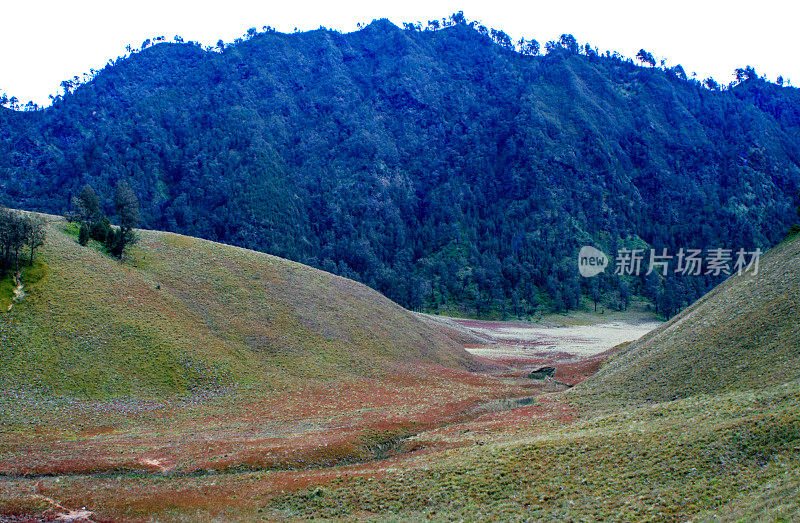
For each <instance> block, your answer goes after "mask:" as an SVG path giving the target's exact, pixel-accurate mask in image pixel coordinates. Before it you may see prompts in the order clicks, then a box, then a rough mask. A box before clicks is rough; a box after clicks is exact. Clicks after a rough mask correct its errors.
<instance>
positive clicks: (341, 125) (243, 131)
mask: <svg viewBox="0 0 800 523" xmlns="http://www.w3.org/2000/svg"><path fill="white" fill-rule="evenodd" d="M567 40H569V39H567ZM573 40H574V39H573ZM572 44H575V42H574V41H573V42H572ZM799 100H800V95H798V91H797V89H794V88H791V87H779V86H778V85H775V84H771V83H768V82H766V81H764V80H762V79H759V78H758V77H757V75H756V74H752V75H748V76H747V79H746V80H743V81H742V82H741V83H739V84H738V85H736V86H735V87H733V88H731V89H728V90H725V91H719V90H709V89H707V88H705V87H703V86H702V85H701V84H700V82H698V81H693V80H687V79H686V74H685V72H683V70H682V69H677V68H668V69H667V70H664V69H661V68H657V67H652V68H651V67H640V66H637V65H634V64H633V63H632V62H630V61H626V60H624V59H622V58H621V57H619V56H618V55H615V54H611V53H609V54H603V53H600V54H598V53H597V52H596V51H595V50H592V49H591V47H590V48H589V50H588V51H587V50H586V48H584V47H579V46H577V45H554V46H550V49H549V52H548V54H547V55H546V56H526V55H522V54H519V53H516V52H514V51H512V50H510V49H509V48H508V45H499V44H498V43H496V42H495V41H493V39H492V38H491V37H490V36H487V35H485V34H482V33H481V32H479V31H478V30H476V29H475V28H474V27H471V26H469V25H467V24H466V23H463V21H462V23H457V24H456V25H454V26H451V27H447V28H445V29H442V30H438V31H417V30H403V29H400V28H398V27H396V26H394V25H392V24H391V23H389V22H388V21H386V20H380V21H376V22H374V23H372V24H370V25H369V26H367V27H365V28H364V29H363V30H361V31H358V32H355V33H350V34H341V33H338V32H335V31H328V30H322V29H320V30H317V31H310V32H305V33H296V34H281V33H277V32H274V31H267V32H263V33H258V34H256V32H255V31H254V32H253V33H252V34H251V35H250V36H249V37H248V38H247V39H245V40H244V41H241V42H239V43H236V44H234V45H227V46H225V48H224V50H220V49H217V50H212V51H207V50H204V49H202V48H200V47H198V46H196V45H192V44H189V43H183V44H181V43H163V44H159V45H155V46H151V47H147V48H146V49H143V50H142V51H141V52H138V53H134V54H133V55H131V56H129V57H126V58H124V59H119V60H117V61H115V62H114V63H113V64H111V65H108V66H107V67H105V68H104V69H103V70H102V71H101V72H99V74H97V75H96V76H95V77H94V79H93V80H92V81H91V82H89V83H86V84H84V85H81V86H80V87H77V88H74V85H73V84H72V83H70V84H69V86H68V87H67V88H66V92H65V93H64V95H63V96H62V97H60V98H59V99H58V100H57V101H56V103H55V104H54V105H53V106H52V107H50V108H47V109H45V110H43V111H34V112H14V111H11V110H8V109H5V108H0V203H1V204H5V205H8V206H12V207H24V208H27V209H32V210H39V211H47V212H52V213H59V214H60V213H63V212H64V211H65V210H66V208H67V206H68V205H69V201H70V197H71V196H74V195H76V194H78V192H79V191H80V190H81V187H82V186H83V185H84V184H86V183H90V184H92V185H93V186H94V188H95V189H96V190H97V192H98V193H100V194H109V190H108V188H110V187H113V185H114V184H115V183H116V181H117V180H118V179H123V178H124V179H128V180H129V181H130V182H131V184H132V185H133V188H134V190H135V191H136V193H137V195H138V197H139V200H140V201H141V203H142V226H143V227H145V228H150V229H159V230H170V231H174V232H180V233H183V234H189V235H192V236H198V237H203V238H207V239H211V240H216V241H224V242H226V243H231V244H235V245H240V246H244V247H248V248H252V249H256V250H260V251H265V252H269V253H271V254H274V255H278V256H282V257H285V258H289V259H293V260H296V261H300V262H303V263H306V264H308V265H312V266H315V267H319V268H323V269H325V270H327V271H329V272H332V273H337V274H339V275H343V276H346V277H349V278H352V279H356V280H359V281H361V282H364V283H366V284H367V285H368V286H370V287H372V288H375V289H377V290H379V291H380V292H382V293H383V294H385V295H386V296H388V297H389V298H391V299H392V300H394V301H396V302H398V303H400V304H401V305H403V306H406V307H408V308H412V309H425V310H431V311H435V310H442V311H454V312H457V313H459V314H462V315H463V314H467V315H475V316H480V317H503V316H509V315H510V316H526V315H529V314H531V313H534V312H535V311H549V310H564V309H571V308H575V307H577V306H579V304H580V297H581V295H582V294H587V293H590V292H592V291H593V289H590V288H588V287H589V286H590V285H591V282H589V281H584V280H582V279H581V278H580V277H579V276H578V274H577V271H575V266H574V264H575V256H576V254H577V251H578V249H579V248H580V246H582V245H588V244H592V245H595V246H597V247H600V248H602V249H603V250H604V251H605V252H606V253H607V254H609V256H610V257H611V259H612V260H613V259H614V256H615V253H616V252H617V250H618V249H620V248H622V247H623V246H628V247H630V246H633V245H636V246H641V247H644V246H646V245H650V246H652V247H654V248H656V249H662V248H667V249H669V250H670V252H671V253H672V254H674V253H675V252H677V250H678V248H681V247H684V248H692V247H701V248H715V247H724V248H730V249H738V248H746V249H753V248H755V247H762V248H764V247H767V246H772V245H774V244H776V243H777V242H778V241H780V239H781V238H782V237H783V234H784V233H785V231H786V229H787V228H788V226H789V225H790V224H791V223H792V221H793V219H794V208H795V207H796V204H797V202H796V197H797V193H798V187H800V168H798V165H799V164H800V146H798V143H800V141H798V136H800V112H799V111H798V107H799V106H800V104H798V101H799ZM103 206H104V209H105V211H106V214H109V215H111V213H110V207H111V202H110V201H108V200H106V201H104V202H103ZM659 252H660V251H659ZM596 281H599V282H600V285H599V289H598V290H599V291H600V293H601V294H602V296H603V301H605V302H606V303H607V304H608V305H611V306H614V307H616V308H619V307H624V306H625V305H626V304H627V303H628V299H629V297H630V295H631V294H640V295H643V296H646V297H648V298H651V299H653V300H655V301H656V303H657V306H658V309H659V312H661V313H662V314H664V315H670V314H672V313H674V312H675V311H677V310H678V309H679V308H680V307H682V306H685V305H688V304H690V303H691V302H692V301H694V300H695V299H696V298H698V297H700V296H701V295H702V294H704V293H705V292H706V291H707V290H708V289H710V288H711V287H712V286H713V285H714V284H716V283H718V282H719V281H720V278H718V277H716V278H715V277H712V276H707V277H699V278H679V277H675V276H673V275H670V276H668V277H667V278H660V277H655V276H653V277H651V278H649V279H647V280H645V279H629V281H621V280H620V279H619V278H617V277H614V276H613V275H605V276H602V277H600V278H598V279H596Z"/></svg>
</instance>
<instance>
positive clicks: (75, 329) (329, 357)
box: [0, 217, 477, 398]
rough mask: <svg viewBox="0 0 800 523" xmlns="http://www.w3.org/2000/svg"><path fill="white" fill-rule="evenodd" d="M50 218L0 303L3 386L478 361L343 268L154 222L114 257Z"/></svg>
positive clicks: (248, 378)
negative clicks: (11, 297)
mask: <svg viewBox="0 0 800 523" xmlns="http://www.w3.org/2000/svg"><path fill="white" fill-rule="evenodd" d="M50 219H51V221H50V223H49V224H48V231H47V232H48V234H47V240H46V244H45V246H44V247H43V248H42V249H41V252H40V253H38V254H37V258H38V259H39V261H37V265H36V269H35V270H34V271H31V270H30V269H26V274H28V273H29V272H30V273H35V274H36V275H37V276H36V278H27V279H26V285H25V287H24V289H23V290H24V298H23V299H22V301H21V302H20V303H17V304H16V305H15V306H14V307H13V309H12V310H11V311H10V312H9V313H7V314H6V313H5V312H4V313H3V314H2V315H0V340H2V347H3V350H2V354H1V355H0V358H1V360H0V361H2V365H0V367H1V368H0V384H2V387H3V388H4V389H5V390H8V391H14V390H25V389H30V390H35V391H37V393H45V394H55V395H70V396H77V397H89V398H107V397H119V396H130V395H134V396H137V397H140V398H148V397H163V396H169V395H173V394H176V393H177V394H181V393H187V392H193V393H204V392H209V391H211V392H214V391H221V390H231V391H232V390H235V389H256V390H260V389H264V388H266V390H274V389H280V388H282V387H283V386H284V385H285V384H287V383H292V384H294V385H295V386H296V385H297V384H298V383H303V382H308V383H324V382H325V381H329V380H333V379H334V378H335V379H336V380H346V379H348V378H356V377H359V378H371V377H372V378H374V377H380V376H385V375H387V374H388V373H391V372H393V370H394V369H396V368H399V367H401V366H407V365H414V364H430V365H439V366H445V367H450V368H468V367H469V368H477V366H476V364H475V363H474V360H473V359H472V358H471V357H470V356H469V355H468V354H467V353H466V352H465V351H464V350H463V348H462V347H463V342H464V339H465V338H464V337H465V335H464V334H463V333H458V332H456V331H454V330H452V331H451V330H450V329H448V328H444V327H439V326H437V325H436V324H435V323H434V322H431V321H429V320H426V319H425V318H424V317H422V316H419V315H417V314H415V313H411V312H408V311H406V310H405V309H403V308H402V307H400V306H398V305H397V304H395V303H393V302H391V301H390V300H388V299H387V298H385V297H384V296H382V295H380V294H379V293H377V292H376V291H374V290H372V289H370V288H368V287H366V286H364V285H362V284H359V283H356V282H353V281H351V280H347V279H345V278H342V277H339V276H335V275H332V274H328V273H325V272H323V271H320V270H317V269H313V268H311V267H307V266H304V265H301V264H299V263H295V262H291V261H287V260H284V259H281V258H276V257H274V256H270V255H267V254H263V253H258V252H254V251H249V250H246V249H241V248H237V247H230V246H227V245H221V244H218V243H214V242H210V241H205V240H199V239H196V238H190V237H187V236H181V235H177V234H172V233H163V232H155V231H140V232H139V236H140V243H139V246H138V247H137V248H136V249H135V250H134V251H133V258H132V260H131V261H129V262H126V263H121V262H119V261H118V260H117V259H115V258H113V257H111V256H109V255H107V254H105V253H104V252H103V251H102V248H101V247H99V245H95V244H94V243H92V244H91V245H90V246H89V247H82V246H80V245H79V244H78V243H77V240H76V235H75V234H76V229H75V226H74V225H72V226H67V225H65V223H64V222H63V220H56V219H55V217H50Z"/></svg>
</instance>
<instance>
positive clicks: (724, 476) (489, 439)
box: [266, 238, 800, 521]
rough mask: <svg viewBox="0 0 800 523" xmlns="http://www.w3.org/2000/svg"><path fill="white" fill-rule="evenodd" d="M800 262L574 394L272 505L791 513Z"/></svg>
mask: <svg viewBox="0 0 800 523" xmlns="http://www.w3.org/2000/svg"><path fill="white" fill-rule="evenodd" d="M799 269H800V238H795V239H792V240H788V241H786V242H784V243H783V244H781V245H779V246H778V247H776V248H774V249H773V250H771V251H770V252H769V253H768V255H767V256H766V257H765V258H764V260H763V265H762V267H761V270H760V271H759V273H758V274H757V275H753V274H745V275H742V276H736V277H732V278H730V279H729V280H727V281H726V282H725V283H724V284H722V285H720V286H718V287H717V288H716V289H715V290H714V291H713V292H711V293H709V294H708V295H707V296H705V297H704V298H703V299H702V300H700V301H699V302H698V303H696V304H694V305H692V306H691V307H690V308H688V309H687V310H686V311H684V312H683V313H681V314H680V315H679V316H677V317H676V318H674V319H673V320H672V321H671V322H669V323H667V324H665V325H664V326H662V327H660V328H658V329H656V330H654V331H653V332H651V333H650V334H648V335H646V336H644V337H643V338H641V339H640V340H639V341H637V342H634V343H632V344H631V345H630V346H629V347H628V348H627V349H625V350H624V351H623V352H622V353H621V354H619V355H616V356H613V357H612V358H611V360H609V362H608V363H607V364H606V365H605V366H604V367H602V368H601V370H600V371H599V372H598V373H597V374H595V375H594V376H593V377H591V378H589V379H588V380H587V381H585V382H583V383H581V384H579V385H577V386H575V387H574V388H573V389H571V390H570V391H569V392H568V393H566V394H559V393H556V394H550V395H547V396H544V397H540V398H539V399H538V400H537V402H536V403H535V404H534V405H533V406H531V407H522V408H519V409H515V411H510V412H508V413H507V415H505V416H502V415H501V416H498V417H497V418H495V419H493V420H488V419H485V420H478V422H475V423H472V424H469V423H468V424H466V425H465V426H464V427H459V428H455V427H453V428H452V429H450V430H447V431H440V432H439V433H438V434H437V433H436V432H433V433H430V434H429V435H427V438H429V439H434V440H444V441H448V442H451V443H452V442H453V441H457V440H458V439H459V438H466V439H468V440H469V441H471V442H473V444H474V446H469V447H467V448H465V449H459V450H457V451H453V452H450V453H448V454H446V455H445V456H443V457H441V458H439V459H436V460H431V462H429V463H428V464H427V466H419V467H415V468H413V469H411V470H403V471H396V470H391V469H389V470H387V471H386V473H385V474H382V475H377V476H376V477H369V478H362V477H358V476H357V475H355V474H351V475H347V476H345V477H343V478H341V479H339V480H338V481H336V482H334V483H332V484H331V485H330V486H329V487H327V488H326V489H324V490H322V491H321V493H319V490H317V491H313V490H311V489H306V490H304V491H301V492H297V493H287V494H285V495H283V496H278V497H277V498H275V499H272V500H270V502H269V503H268V504H267V505H266V507H267V508H269V509H270V510H271V511H272V512H271V514H272V515H274V516H277V517H326V518H327V517H333V518H338V517H353V516H359V517H360V516H361V515H363V514H368V515H372V516H373V517H375V518H376V519H383V518H386V517H397V518H412V519H413V518H421V517H423V518H442V519H461V518H467V519H469V518H484V517H485V518H499V519H528V518H533V519H557V520H568V521H573V520H574V521H577V520H655V521H672V520H676V521H685V520H701V521H705V520H722V521H751V520H759V521H760V520H769V521H788V520H791V519H792V518H794V517H796V514H797V513H798V510H800V491H798V485H799V484H800V482H798V475H797V472H796V471H797V470H798V468H799V467H800V335H799V332H800V331H799V330H798V325H800V303H798V296H800V293H799V292H798V291H799V290H800V289H798V285H799V283H798V282H799V281H800V270H799ZM481 421H482V423H480V422H481Z"/></svg>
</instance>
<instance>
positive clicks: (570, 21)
mask: <svg viewBox="0 0 800 523" xmlns="http://www.w3.org/2000/svg"><path fill="white" fill-rule="evenodd" d="M787 5H790V3H789V2H785V1H782V2H778V1H772V0H761V1H759V2H752V1H748V2H744V1H737V0H728V1H726V2H717V1H713V2H712V1H703V0H694V1H684V0H674V1H671V2H656V1H647V0H637V1H628V0H622V1H603V0H594V1H583V0H570V1H569V2H557V1H556V2H554V1H549V2H544V1H533V0H528V1H525V0H517V1H504V0H483V1H481V2H478V1H473V0H460V1H451V0H443V1H437V0H425V1H419V0H401V1H395V2H380V1H375V0H373V1H361V0H338V1H335V2H331V1H328V2H307V1H303V0H295V1H286V0H281V1H280V2H273V1H242V0H217V1H214V2H211V1H206V0H195V1H191V2H186V1H170V0H134V1H130V2H124V3H123V2H119V1H114V0H105V1H96V0H73V1H69V0H58V1H50V0H47V1H44V0H24V1H18V0H3V2H2V4H0V93H3V92H5V93H7V94H8V95H9V96H12V95H13V96H16V97H17V98H19V100H20V101H21V102H23V103H24V102H27V101H28V100H32V101H34V102H36V103H38V104H40V105H47V104H48V103H49V101H48V95H49V94H56V93H58V92H59V84H60V83H61V81H62V80H64V79H67V78H72V77H73V76H74V75H81V74H82V73H84V72H88V71H89V69H90V68H95V69H100V68H102V67H103V66H104V65H105V63H106V62H107V61H108V60H109V59H112V58H116V57H117V56H119V55H122V54H124V53H125V46H126V45H128V44H130V45H131V46H132V47H139V46H140V45H141V43H142V41H143V40H145V39H146V38H150V37H153V36H159V35H164V36H166V37H167V39H169V40H171V39H172V37H173V36H174V35H176V34H177V35H181V36H182V37H183V38H184V39H185V40H187V41H188V40H195V41H200V42H202V43H203V44H206V45H215V44H216V42H217V40H219V39H220V38H221V39H223V40H224V41H226V42H231V41H233V39H234V38H237V37H239V36H241V35H242V34H243V33H245V32H246V30H247V28H248V27H257V28H259V29H260V28H261V27H262V26H265V25H271V26H273V27H275V28H277V29H278V30H279V31H282V32H292V31H294V29H295V28H297V29H299V30H309V29H317V28H319V27H320V26H325V27H328V28H332V29H339V30H341V31H344V32H349V31H354V30H356V27H357V24H358V23H359V22H360V23H368V22H370V21H372V20H373V19H376V18H388V19H389V20H391V21H392V22H394V23H395V24H397V25H401V24H402V23H403V22H414V21H418V20H419V21H427V20H431V19H435V18H438V19H441V18H442V17H446V16H449V15H450V14H451V13H453V12H456V11H464V14H465V16H466V17H467V18H468V19H470V20H479V21H481V22H482V23H483V24H484V25H486V26H488V27H495V28H497V29H502V30H504V31H505V32H506V33H508V34H509V35H510V36H512V37H513V38H514V40H515V41H516V40H518V39H519V38H520V37H525V38H535V39H537V40H539V42H541V43H542V44H543V43H544V42H546V41H547V40H553V39H556V38H558V36H559V35H560V34H562V33H571V34H573V35H575V37H576V38H577V39H578V41H579V42H580V43H585V42H589V43H591V44H592V46H595V47H598V48H600V50H601V51H603V50H606V49H609V50H612V51H619V52H620V53H622V54H623V55H625V56H630V57H633V56H635V55H636V53H637V52H638V50H639V49H640V48H644V49H646V50H648V51H650V52H651V53H653V55H655V57H656V58H657V59H661V58H666V59H667V64H668V65H676V64H681V65H683V67H684V69H685V70H686V72H687V73H688V74H691V73H692V72H696V73H697V76H698V78H699V79H704V78H706V77H708V76H713V77H714V78H715V79H717V80H718V81H719V82H721V83H728V82H730V81H731V80H732V79H733V78H732V73H733V70H734V69H735V68H737V67H742V66H744V65H752V66H754V67H755V68H756V71H757V72H758V73H759V74H766V75H767V78H768V79H770V80H772V81H774V80H775V78H776V77H777V76H778V75H779V74H780V75H783V77H784V78H789V79H796V80H797V81H796V83H797V84H798V85H800V60H798V57H797V50H798V46H797V41H796V38H795V37H794V36H793V34H794V33H795V31H796V28H795V27H794V26H795V24H796V21H797V17H796V16H794V14H793V13H791V12H789V11H788V10H787Z"/></svg>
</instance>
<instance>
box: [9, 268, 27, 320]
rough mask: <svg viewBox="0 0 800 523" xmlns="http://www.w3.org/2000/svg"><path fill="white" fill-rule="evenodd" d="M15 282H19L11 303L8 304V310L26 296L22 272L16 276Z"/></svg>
mask: <svg viewBox="0 0 800 523" xmlns="http://www.w3.org/2000/svg"><path fill="white" fill-rule="evenodd" d="M14 282H15V283H16V284H17V286H16V287H14V298H13V299H12V301H11V304H10V305H9V306H8V310H7V311H6V312H9V311H11V309H13V308H14V304H15V303H17V302H19V301H22V298H24V297H25V290H24V288H25V286H24V285H23V284H22V272H18V273H17V274H16V275H15V276H14Z"/></svg>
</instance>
